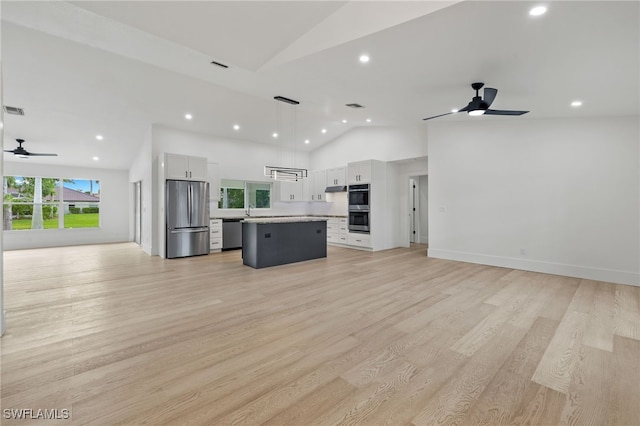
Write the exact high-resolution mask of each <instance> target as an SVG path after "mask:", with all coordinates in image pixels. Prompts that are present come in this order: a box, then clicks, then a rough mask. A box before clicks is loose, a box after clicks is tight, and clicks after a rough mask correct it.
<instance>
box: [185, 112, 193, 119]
mask: <svg viewBox="0 0 640 426" xmlns="http://www.w3.org/2000/svg"><path fill="white" fill-rule="evenodd" d="M184 118H186V119H187V120H191V119H192V118H193V115H191V114H189V113H187V114H185V115H184Z"/></svg>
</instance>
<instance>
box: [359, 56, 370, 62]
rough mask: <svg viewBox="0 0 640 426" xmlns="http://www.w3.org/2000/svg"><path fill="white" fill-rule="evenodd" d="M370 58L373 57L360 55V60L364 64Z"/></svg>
mask: <svg viewBox="0 0 640 426" xmlns="http://www.w3.org/2000/svg"><path fill="white" fill-rule="evenodd" d="M370 59H371V58H369V55H360V62H362V63H363V64H366V63H367V62H369V60H370Z"/></svg>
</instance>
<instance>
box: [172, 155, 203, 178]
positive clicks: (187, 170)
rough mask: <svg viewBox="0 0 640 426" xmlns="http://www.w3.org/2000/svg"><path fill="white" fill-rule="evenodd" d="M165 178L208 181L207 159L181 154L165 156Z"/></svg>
mask: <svg viewBox="0 0 640 426" xmlns="http://www.w3.org/2000/svg"><path fill="white" fill-rule="evenodd" d="M164 170H165V178H167V179H181V180H195V181H207V179H208V176H207V159H206V158H204V157H190V156H188V155H181V154H168V153H167V154H165V157H164Z"/></svg>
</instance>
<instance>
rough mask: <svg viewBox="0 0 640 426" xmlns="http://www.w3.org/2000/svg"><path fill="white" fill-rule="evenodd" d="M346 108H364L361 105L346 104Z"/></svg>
mask: <svg viewBox="0 0 640 426" xmlns="http://www.w3.org/2000/svg"><path fill="white" fill-rule="evenodd" d="M347 106H348V107H349V108H364V107H363V106H362V105H360V104H347Z"/></svg>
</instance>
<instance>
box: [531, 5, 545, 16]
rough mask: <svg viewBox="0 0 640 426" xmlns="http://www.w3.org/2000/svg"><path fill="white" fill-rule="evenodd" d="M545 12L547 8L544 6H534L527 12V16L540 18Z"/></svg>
mask: <svg viewBox="0 0 640 426" xmlns="http://www.w3.org/2000/svg"><path fill="white" fill-rule="evenodd" d="M546 12H547V8H546V7H544V6H536V7H534V8H533V9H531V10H530V11H529V15H531V16H540V15H544V14H545V13H546Z"/></svg>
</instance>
